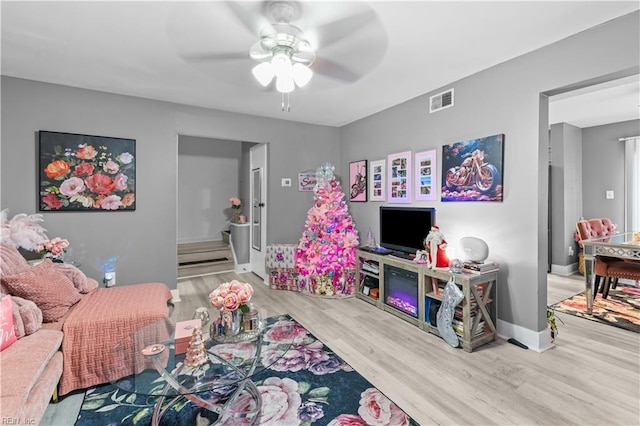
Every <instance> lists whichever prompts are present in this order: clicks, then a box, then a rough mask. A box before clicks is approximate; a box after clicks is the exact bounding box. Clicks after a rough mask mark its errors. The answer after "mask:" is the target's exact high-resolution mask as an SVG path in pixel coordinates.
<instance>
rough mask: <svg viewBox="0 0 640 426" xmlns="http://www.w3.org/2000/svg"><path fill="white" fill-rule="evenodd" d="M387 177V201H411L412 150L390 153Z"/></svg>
mask: <svg viewBox="0 0 640 426" xmlns="http://www.w3.org/2000/svg"><path fill="white" fill-rule="evenodd" d="M387 177H388V187H387V201H388V202H390V203H411V151H405V152H399V153H397V154H391V155H389V157H388V159H387Z"/></svg>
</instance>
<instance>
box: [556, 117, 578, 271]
mask: <svg viewBox="0 0 640 426" xmlns="http://www.w3.org/2000/svg"><path fill="white" fill-rule="evenodd" d="M550 132H551V135H550V139H551V140H550V143H551V158H550V165H551V178H550V179H551V184H550V199H551V206H550V207H551V208H550V211H551V213H550V216H551V217H550V219H549V220H550V227H551V239H552V244H551V264H552V268H551V270H552V272H558V273H563V272H566V273H569V271H561V270H560V268H559V267H563V266H567V265H572V264H575V263H576V262H577V261H578V253H577V248H576V244H575V241H574V238H573V235H574V233H575V231H576V222H577V221H578V219H580V216H581V215H582V129H580V128H579V127H575V126H572V125H570V124H567V123H559V124H554V125H552V126H551V130H550ZM569 247H571V249H572V250H573V254H570V253H569ZM556 268H558V269H557V270H556ZM566 269H570V268H566Z"/></svg>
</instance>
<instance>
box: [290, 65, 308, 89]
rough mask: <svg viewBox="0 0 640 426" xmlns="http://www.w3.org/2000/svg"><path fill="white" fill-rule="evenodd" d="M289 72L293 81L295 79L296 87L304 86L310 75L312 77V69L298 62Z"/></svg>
mask: <svg viewBox="0 0 640 426" xmlns="http://www.w3.org/2000/svg"><path fill="white" fill-rule="evenodd" d="M291 73H292V75H293V81H295V83H296V85H298V87H304V86H306V84H307V83H308V82H309V81H310V80H311V77H313V71H311V68H309V67H307V66H305V65H302V64H300V63H296V64H294V65H293V67H292V69H291Z"/></svg>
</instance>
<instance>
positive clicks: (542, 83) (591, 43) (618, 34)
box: [340, 13, 640, 344]
mask: <svg viewBox="0 0 640 426" xmlns="http://www.w3.org/2000/svg"><path fill="white" fill-rule="evenodd" d="M638 31H639V29H638V13H634V14H631V15H628V16H625V17H622V18H620V19H616V20H614V21H611V22H608V23H606V24H603V25H600V26H598V27H596V28H594V29H591V30H588V31H584V32H581V33H579V34H577V35H575V36H572V37H569V38H567V39H565V40H562V41H560V42H557V43H555V44H553V45H550V46H547V47H544V48H541V49H539V50H536V51H533V52H531V53H529V54H526V55H524V56H521V57H519V58H516V59H514V60H511V61H508V62H505V63H503V64H500V65H498V66H495V67H492V68H490V69H488V70H485V71H483V72H480V73H478V74H475V75H472V76H469V77H467V78H465V79H462V80H460V81H456V82H453V83H451V84H448V85H446V86H443V87H441V88H438V89H436V90H434V91H433V92H431V93H427V94H425V95H423V96H420V97H418V98H415V99H413V100H410V101H408V102H405V103H403V104H401V105H398V106H396V107H393V108H390V109H388V110H385V111H383V112H380V113H378V114H375V115H373V116H370V117H367V118H364V119H362V120H359V121H357V122H355V123H352V124H350V125H348V126H345V127H343V128H341V129H340V138H341V144H340V147H341V155H340V161H341V165H342V168H343V169H346V167H347V166H348V163H349V162H350V161H354V160H359V159H362V157H363V156H364V157H366V158H367V159H369V160H378V159H383V158H386V156H387V155H388V154H390V153H393V152H400V151H403V150H412V151H414V152H418V151H422V150H427V149H437V150H438V152H439V153H441V147H442V145H445V144H449V143H453V142H457V141H463V140H468V139H473V138H477V137H483V136H489V135H493V134H497V133H504V134H505V152H504V201H503V202H502V203H441V202H439V201H435V202H421V203H414V204H415V205H428V206H435V207H436V208H437V221H438V223H439V225H440V228H441V230H442V231H443V232H444V234H445V237H446V238H447V240H448V241H450V242H456V241H458V240H459V239H460V238H461V237H463V236H467V235H473V236H477V237H480V238H482V239H484V240H485V241H487V243H488V245H489V248H490V251H491V253H490V257H491V258H493V259H495V260H497V261H498V262H500V263H501V265H502V270H501V271H500V275H499V278H500V282H499V284H498V317H499V319H500V320H501V321H503V322H504V323H506V324H505V325H513V326H514V327H513V328H512V329H509V330H507V332H513V333H514V335H516V334H517V333H519V332H523V333H524V336H523V337H524V338H525V340H528V339H529V338H537V337H539V338H540V339H543V338H544V336H543V333H542V331H543V330H544V329H545V327H546V318H545V307H546V301H547V291H546V270H547V265H546V263H547V262H546V259H547V253H548V249H547V242H548V241H547V240H548V239H547V216H548V190H547V184H548V150H547V148H548V129H549V125H548V113H547V105H546V103H545V102H546V98H545V97H544V96H541V93H545V92H547V91H548V92H551V91H553V90H555V89H561V88H563V87H567V86H569V85H572V84H575V83H578V82H586V81H589V80H591V79H597V78H602V77H603V76H607V75H611V74H613V73H617V72H620V71H621V70H633V71H634V72H636V73H637V71H638V64H639V63H640V58H639V51H640V46H639V42H638V37H637V35H638ZM612 46H615V47H616V48H615V49H614V48H612ZM451 87H453V88H455V96H456V99H455V106H454V107H453V108H449V109H446V110H443V111H440V112H437V113H435V114H429V113H428V101H429V99H428V96H429V95H432V94H435V93H438V92H440V91H442V90H445V89H448V88H451ZM541 100H542V101H541ZM439 155H440V154H439ZM438 164H439V165H441V158H438ZM378 206H379V203H359V204H352V205H351V209H352V212H353V214H354V217H355V218H356V221H357V222H356V223H357V228H358V231H359V232H360V233H361V234H363V233H364V232H366V230H367V229H368V228H369V227H371V228H372V229H374V230H375V229H378V227H379V225H378ZM527 330H529V331H533V332H537V331H538V332H539V333H537V335H535V336H532V335H531V334H530V333H529V334H528V332H527ZM503 331H505V330H504V329H503ZM534 334H535V333H534ZM536 336H537V337H536ZM535 343H536V342H534V344H535Z"/></svg>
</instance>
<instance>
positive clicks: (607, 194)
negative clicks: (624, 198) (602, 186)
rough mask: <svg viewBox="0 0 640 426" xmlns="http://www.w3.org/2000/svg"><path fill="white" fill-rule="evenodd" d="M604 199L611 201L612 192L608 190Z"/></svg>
mask: <svg viewBox="0 0 640 426" xmlns="http://www.w3.org/2000/svg"><path fill="white" fill-rule="evenodd" d="M606 198H607V200H613V191H611V190H608V191H607V192H606Z"/></svg>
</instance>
